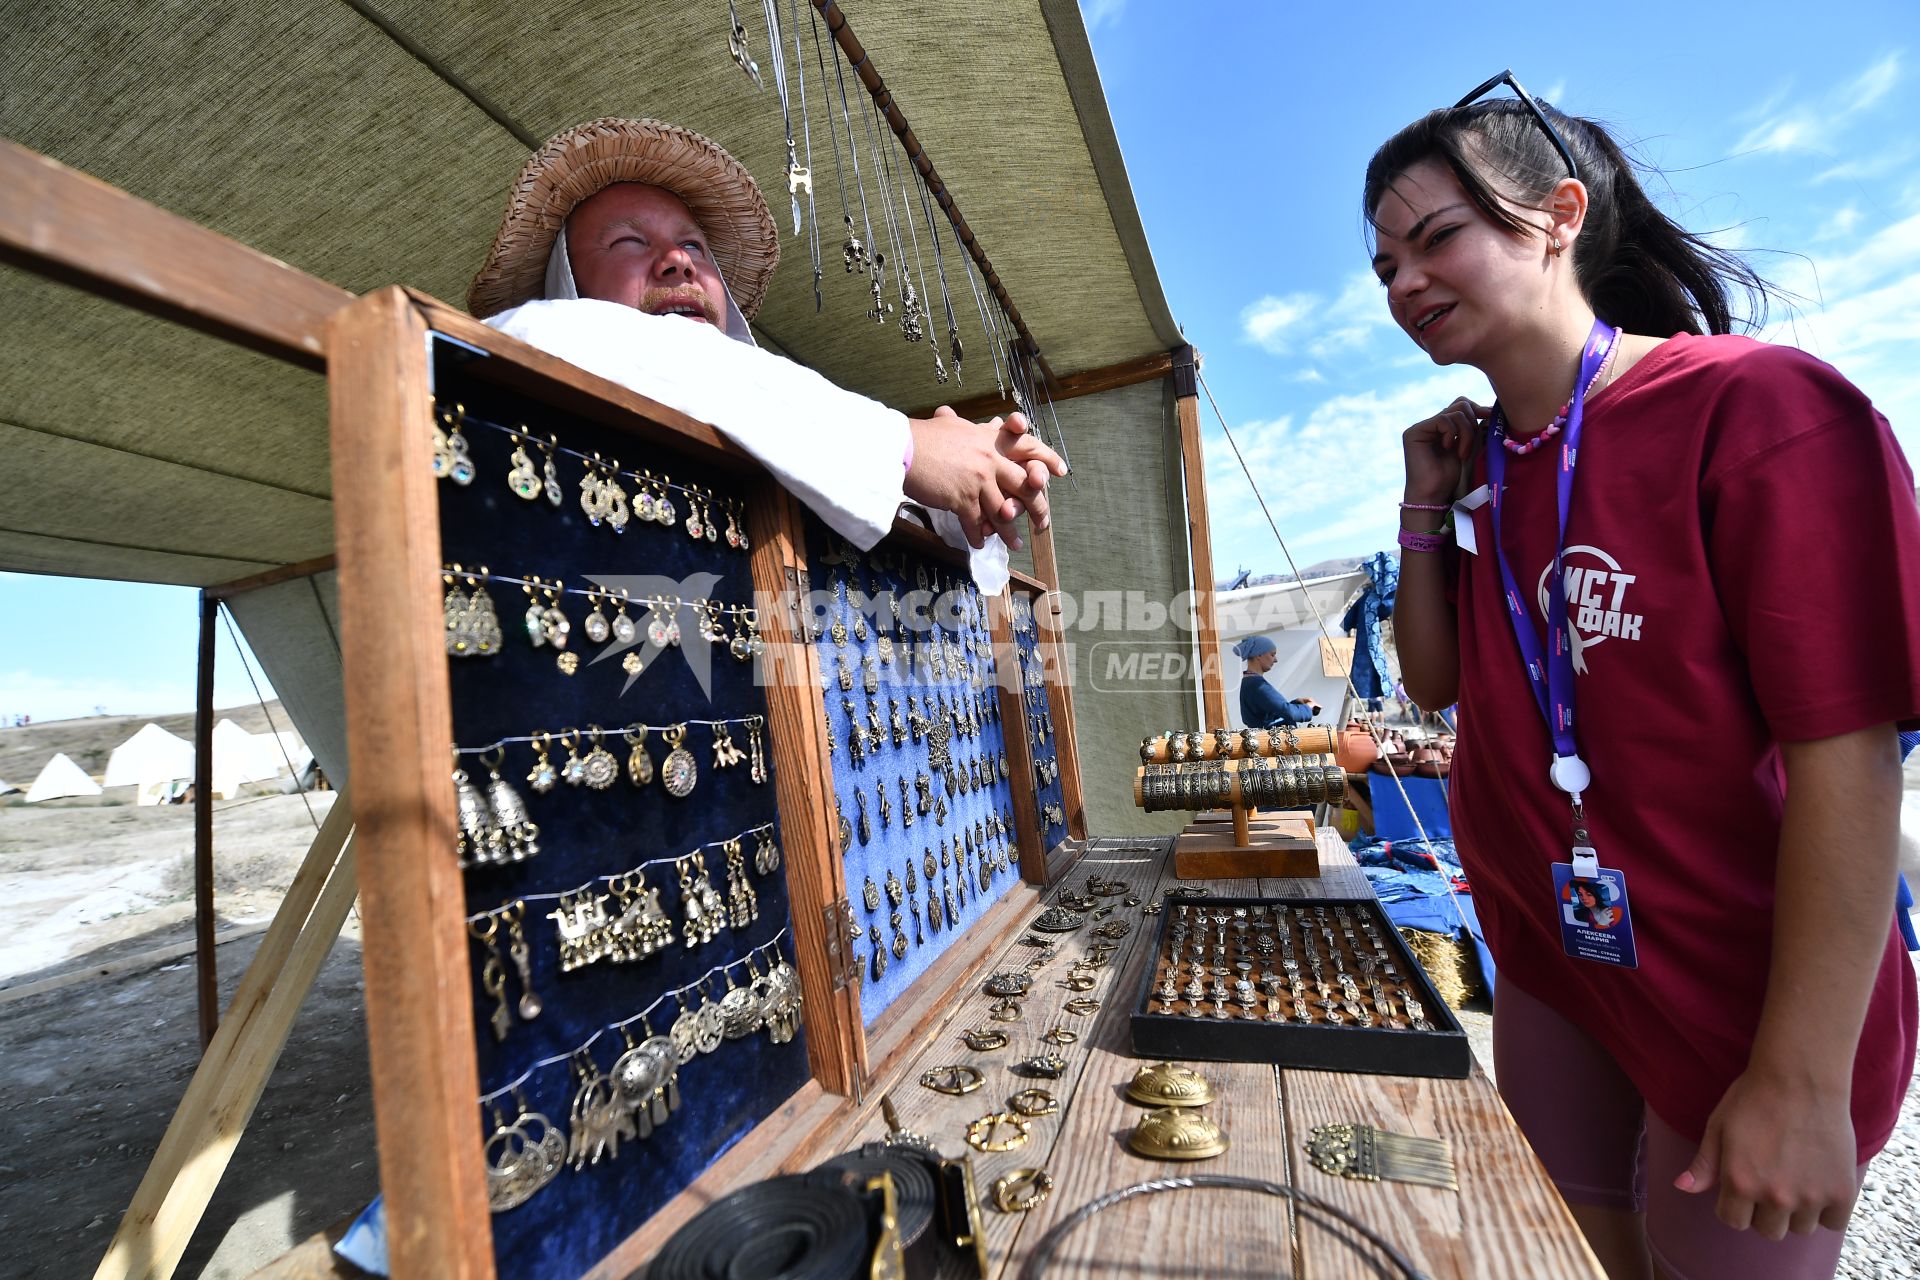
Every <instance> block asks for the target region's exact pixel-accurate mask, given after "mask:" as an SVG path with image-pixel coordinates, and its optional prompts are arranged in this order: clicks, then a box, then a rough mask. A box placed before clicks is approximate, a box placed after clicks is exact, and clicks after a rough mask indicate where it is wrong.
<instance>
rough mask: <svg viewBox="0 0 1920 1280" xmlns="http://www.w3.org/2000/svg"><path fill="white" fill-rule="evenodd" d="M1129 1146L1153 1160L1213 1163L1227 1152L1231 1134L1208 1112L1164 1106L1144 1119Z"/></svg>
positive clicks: (1148, 1113) (1130, 1138)
mask: <svg viewBox="0 0 1920 1280" xmlns="http://www.w3.org/2000/svg"><path fill="white" fill-rule="evenodd" d="M1127 1145H1128V1146H1129V1147H1132V1148H1133V1149H1134V1151H1136V1152H1138V1153H1139V1154H1140V1155H1143V1156H1146V1157H1147V1158H1148V1159H1149V1160H1211V1159H1212V1158H1213V1157H1215V1156H1217V1155H1222V1154H1224V1153H1225V1152H1226V1150H1227V1146H1228V1142H1227V1135H1226V1134H1225V1133H1223V1132H1221V1130H1220V1126H1219V1125H1217V1124H1215V1123H1214V1122H1213V1121H1212V1120H1211V1119H1209V1118H1208V1117H1207V1116H1206V1115H1205V1114H1204V1113H1202V1112H1200V1111H1196V1110H1191V1109H1189V1108H1186V1107H1161V1108H1159V1109H1157V1110H1154V1111H1149V1112H1147V1113H1146V1114H1145V1115H1143V1116H1141V1117H1140V1121H1139V1123H1138V1124H1136V1125H1134V1126H1133V1132H1132V1133H1131V1134H1130V1135H1128V1137H1127Z"/></svg>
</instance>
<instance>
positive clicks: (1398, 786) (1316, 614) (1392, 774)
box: [1194, 366, 1467, 928]
mask: <svg viewBox="0 0 1920 1280" xmlns="http://www.w3.org/2000/svg"><path fill="white" fill-rule="evenodd" d="M1194 372H1195V374H1196V376H1197V377H1198V381H1199V383H1200V389H1201V390H1202V391H1204V392H1206V393H1207V403H1208V404H1210V405H1212V406H1213V416H1214V418H1215V419H1216V420H1217V421H1218V422H1219V423H1220V430H1221V431H1222V432H1223V433H1224V434H1225V435H1226V437H1227V444H1228V445H1229V446H1230V447H1231V448H1232V449H1233V456H1234V459H1235V461H1237V462H1239V464H1240V470H1241V471H1242V472H1243V473H1244V474H1245V475H1246V477H1247V485H1248V487H1249V488H1251V489H1252V490H1253V496H1254V500H1255V501H1257V502H1258V503H1259V504H1260V514H1262V515H1264V516H1265V517H1266V518H1267V527H1268V528H1270V529H1272V530H1273V537H1274V540H1275V541H1276V542H1278V543H1279V544H1280V554H1281V555H1282V556H1284V557H1286V561H1287V568H1288V569H1289V570H1291V571H1292V573H1293V577H1294V581H1296V582H1304V579H1302V578H1301V576H1300V566H1299V565H1297V564H1295V563H1294V560H1293V552H1291V551H1289V550H1287V540H1286V539H1285V538H1283V537H1281V536H1280V526H1279V525H1278V524H1276V523H1275V522H1274V519H1273V511H1272V509H1271V508H1269V507H1268V506H1267V499H1266V497H1265V495H1263V494H1262V493H1261V492H1260V486H1259V484H1257V483H1256V482H1255V481H1254V478H1253V471H1252V469H1251V468H1249V467H1248V466H1247V459H1246V456H1245V455H1244V454H1242V453H1241V452H1240V445H1239V443H1238V442H1237V441H1235V440H1234V438H1233V431H1232V430H1231V429H1230V428H1229V427H1228V426H1227V419H1226V415H1225V414H1223V413H1221V412H1220V402H1219V401H1217V400H1215V399H1214V398H1213V388H1212V387H1209V386H1208V385H1207V379H1206V377H1205V376H1204V375H1201V374H1200V373H1199V369H1198V367H1197V366H1196V368H1195V370H1194ZM1209 585H1211V584H1209ZM1300 594H1301V596H1302V597H1304V598H1305V600H1306V602H1307V608H1308V609H1309V610H1311V611H1312V613H1313V620H1314V623H1315V624H1316V625H1317V626H1318V627H1319V628H1320V634H1321V635H1323V636H1324V635H1326V634H1327V620H1326V616H1325V615H1324V614H1322V613H1321V612H1320V606H1318V605H1316V604H1315V603H1314V602H1313V593H1312V592H1311V591H1306V590H1302V591H1301V593H1300ZM1345 683H1346V686H1347V697H1348V698H1349V699H1351V700H1352V701H1353V702H1355V703H1358V702H1359V701H1361V698H1360V691H1359V690H1358V689H1356V688H1354V686H1353V671H1352V668H1351V667H1349V668H1348V670H1347V673H1346V676H1345ZM1367 734H1368V736H1370V737H1371V738H1372V739H1373V741H1374V745H1375V746H1376V747H1378V748H1379V759H1380V762H1381V763H1382V764H1384V765H1386V766H1387V776H1388V777H1389V778H1392V779H1393V785H1394V789H1395V790H1397V791H1399V793H1400V802H1401V803H1402V804H1404V805H1406V806H1407V814H1408V816H1410V817H1411V818H1412V819H1413V829H1414V830H1415V831H1417V832H1419V834H1420V842H1421V843H1422V844H1424V845H1426V846H1427V848H1428V850H1429V851H1431V850H1432V848H1433V839H1432V837H1430V836H1429V835H1428V834H1427V827H1426V824H1425V823H1423V822H1421V821H1420V814H1419V813H1418V811H1416V810H1415V809H1414V807H1413V800H1412V798H1411V797H1409V796H1408V795H1407V787H1406V783H1405V782H1403V781H1401V778H1400V775H1399V773H1398V772H1396V771H1395V769H1394V767H1393V762H1392V761H1391V760H1389V759H1387V752H1386V743H1385V739H1384V738H1383V737H1382V736H1381V733H1380V730H1379V728H1378V727H1377V726H1375V725H1372V724H1369V725H1367ZM1440 785H1441V795H1442V796H1444V795H1446V783H1445V782H1444V781H1443V782H1442V783H1441V784H1440ZM1440 878H1441V880H1442V881H1444V882H1445V883H1446V886H1447V903H1448V905H1449V906H1451V907H1452V908H1453V914H1454V919H1455V920H1456V921H1457V922H1458V923H1459V925H1460V926H1461V927H1462V928H1465V927H1466V923H1467V917H1466V913H1465V912H1463V911H1462V910H1461V909H1460V901H1459V897H1458V895H1456V894H1455V893H1454V891H1453V878H1452V877H1451V876H1448V875H1447V874H1446V873H1445V872H1442V873H1441V875H1440Z"/></svg>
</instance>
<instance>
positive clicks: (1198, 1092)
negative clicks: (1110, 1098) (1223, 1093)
mask: <svg viewBox="0 0 1920 1280" xmlns="http://www.w3.org/2000/svg"><path fill="white" fill-rule="evenodd" d="M1127 1100H1128V1101H1129V1102H1137V1103H1139V1104H1140V1105H1141V1106H1143V1107H1205V1106H1211V1105H1212V1104H1213V1086H1212V1085H1210V1084H1208V1083H1207V1081H1206V1078H1205V1077H1203V1076H1202V1075H1201V1074H1200V1073H1199V1072H1197V1071H1195V1070H1194V1069H1193V1068H1192V1067H1183V1066H1181V1065H1179V1064H1178V1063H1174V1062H1157V1063H1155V1064H1153V1065H1152V1066H1150V1067H1141V1068H1140V1069H1139V1070H1138V1071H1135V1072H1134V1073H1133V1079H1132V1081H1130V1082H1129V1083H1128V1085H1127Z"/></svg>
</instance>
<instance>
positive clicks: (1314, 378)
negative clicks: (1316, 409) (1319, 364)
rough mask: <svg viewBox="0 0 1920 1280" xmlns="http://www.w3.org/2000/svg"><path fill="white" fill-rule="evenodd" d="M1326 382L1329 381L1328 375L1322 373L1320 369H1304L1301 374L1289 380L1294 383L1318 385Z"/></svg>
mask: <svg viewBox="0 0 1920 1280" xmlns="http://www.w3.org/2000/svg"><path fill="white" fill-rule="evenodd" d="M1326 380H1327V375H1326V374H1324V373H1322V372H1320V371H1319V370H1318V369H1302V370H1301V371H1300V372H1298V373H1296V374H1294V375H1293V377H1292V378H1291V379H1289V381H1292V382H1311V383H1314V384H1316V385H1317V384H1319V383H1322V382H1325V381H1326Z"/></svg>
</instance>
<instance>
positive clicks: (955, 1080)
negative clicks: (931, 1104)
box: [920, 1065, 986, 1097]
mask: <svg viewBox="0 0 1920 1280" xmlns="http://www.w3.org/2000/svg"><path fill="white" fill-rule="evenodd" d="M985 1080H986V1077H985V1076H983V1075H981V1074H980V1068H978V1067H969V1066H965V1065H961V1066H954V1067H934V1068H932V1069H931V1070H929V1071H924V1072H922V1073H921V1074H920V1085H921V1087H922V1088H925V1089H931V1090H933V1091H934V1092H935V1093H945V1094H950V1095H952V1096H954V1097H958V1096H959V1095H961V1094H963V1093H972V1092H973V1091H974V1090H975V1089H978V1088H979V1087H980V1086H981V1084H982V1083H983V1082H984V1081H985Z"/></svg>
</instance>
